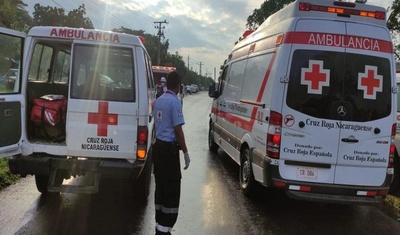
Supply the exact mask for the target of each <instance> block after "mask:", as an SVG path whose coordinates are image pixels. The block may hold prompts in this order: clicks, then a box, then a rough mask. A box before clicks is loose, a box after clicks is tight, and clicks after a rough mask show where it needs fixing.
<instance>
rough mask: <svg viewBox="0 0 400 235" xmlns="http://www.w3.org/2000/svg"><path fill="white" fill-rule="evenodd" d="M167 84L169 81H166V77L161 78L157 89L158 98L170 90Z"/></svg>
mask: <svg viewBox="0 0 400 235" xmlns="http://www.w3.org/2000/svg"><path fill="white" fill-rule="evenodd" d="M166 83H167V79H165V77H161V79H160V84H157V87H156V98H158V97H160V96H162V95H163V94H164V93H165V92H167V90H168V88H167V85H166Z"/></svg>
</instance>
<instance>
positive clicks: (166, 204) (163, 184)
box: [153, 71, 190, 234]
mask: <svg viewBox="0 0 400 235" xmlns="http://www.w3.org/2000/svg"><path fill="white" fill-rule="evenodd" d="M180 83H181V82H180V77H179V73H178V72H176V71H173V72H171V73H169V74H168V77H167V87H168V90H167V91H166V92H165V94H164V95H162V96H160V98H158V99H157V100H156V101H155V103H154V110H153V116H154V117H155V129H156V142H155V144H154V152H153V153H154V154H153V159H154V176H155V181H156V189H155V194H154V198H155V200H154V201H155V209H156V234H171V231H172V227H173V226H174V224H175V222H176V220H177V218H178V211H179V199H180V194H181V178H182V174H181V168H180V160H179V150H182V152H183V154H184V160H185V167H184V168H183V169H184V170H186V169H187V168H188V167H189V164H190V158H189V153H188V150H187V147H186V142H185V136H184V134H183V130H182V125H183V124H185V120H184V118H183V113H182V104H181V102H180V101H179V99H178V97H177V94H178V92H179V89H180Z"/></svg>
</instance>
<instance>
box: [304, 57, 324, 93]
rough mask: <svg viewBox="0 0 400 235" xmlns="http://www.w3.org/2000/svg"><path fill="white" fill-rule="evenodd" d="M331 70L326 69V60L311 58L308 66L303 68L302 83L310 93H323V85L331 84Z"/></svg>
mask: <svg viewBox="0 0 400 235" xmlns="http://www.w3.org/2000/svg"><path fill="white" fill-rule="evenodd" d="M329 78H330V70H329V69H324V61H321V60H310V61H309V67H308V68H302V69H301V84H302V85H306V86H307V92H308V93H309V94H319V95H321V94H322V87H323V86H329Z"/></svg>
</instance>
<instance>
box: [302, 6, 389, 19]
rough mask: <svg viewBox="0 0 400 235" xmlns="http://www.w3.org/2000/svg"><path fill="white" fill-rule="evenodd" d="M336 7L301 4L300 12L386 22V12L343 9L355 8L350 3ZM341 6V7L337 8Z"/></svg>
mask: <svg viewBox="0 0 400 235" xmlns="http://www.w3.org/2000/svg"><path fill="white" fill-rule="evenodd" d="M334 5H335V6H322V5H312V4H311V3H307V2H300V3H299V10H300V11H320V12H328V13H337V14H340V15H342V16H347V17H350V16H352V15H355V16H361V17H369V18H375V19H377V20H386V12H384V11H364V10H357V9H348V8H342V7H355V6H356V4H355V3H350V2H334ZM336 6H341V7H336Z"/></svg>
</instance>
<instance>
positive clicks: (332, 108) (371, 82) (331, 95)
mask: <svg viewBox="0 0 400 235" xmlns="http://www.w3.org/2000/svg"><path fill="white" fill-rule="evenodd" d="M391 93H392V92H391V70H390V61H389V60H388V59H385V58H381V57H375V56H368V55H360V54H351V53H343V52H329V51H314V50H297V51H295V52H294V55H293V60H292V65H291V70H290V77H289V83H288V91H287V105H288V106H289V107H291V108H292V109H295V110H297V111H299V112H301V113H304V114H307V115H310V116H312V117H317V118H324V119H334V120H346V121H357V122H367V121H372V120H377V119H381V118H383V117H387V116H388V115H390V113H391V103H392V100H391ZM339 109H340V110H341V111H344V112H339V111H338V110H339Z"/></svg>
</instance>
